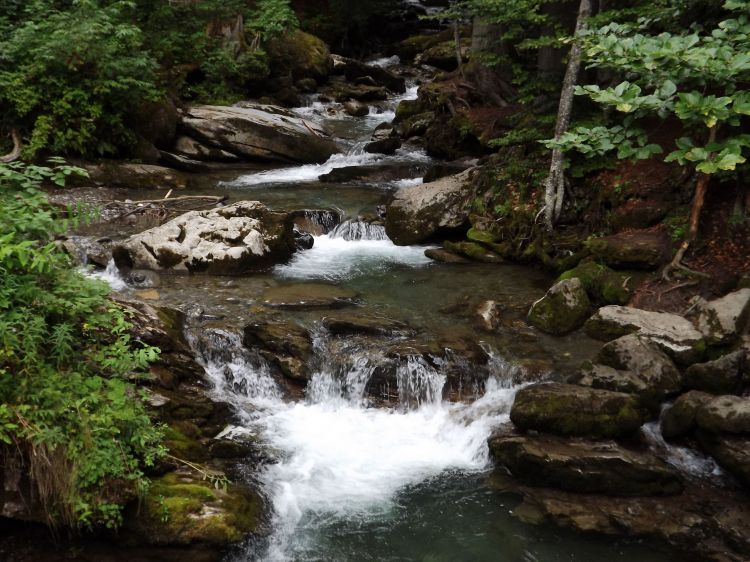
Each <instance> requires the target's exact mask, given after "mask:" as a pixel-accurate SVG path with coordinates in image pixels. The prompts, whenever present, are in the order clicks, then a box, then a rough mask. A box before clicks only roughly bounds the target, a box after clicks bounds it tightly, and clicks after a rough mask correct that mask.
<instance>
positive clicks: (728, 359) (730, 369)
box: [685, 349, 750, 394]
mask: <svg viewBox="0 0 750 562" xmlns="http://www.w3.org/2000/svg"><path fill="white" fill-rule="evenodd" d="M748 369H750V360H749V358H748V352H747V351H746V350H744V349H740V350H738V351H735V352H734V353H729V354H728V355H724V356H723V357H720V358H718V359H715V360H714V361H707V362H706V363H696V364H695V365H690V367H688V368H687V370H686V371H685V386H686V387H687V388H692V389H695V390H702V391H704V392H710V393H711V394H740V393H741V392H742V390H743V389H744V388H745V387H746V386H747V385H748V382H750V381H748V374H749V373H748Z"/></svg>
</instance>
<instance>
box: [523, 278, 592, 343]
mask: <svg viewBox="0 0 750 562" xmlns="http://www.w3.org/2000/svg"><path fill="white" fill-rule="evenodd" d="M590 308H591V303H590V302H589V297H588V295H587V294H586V291H585V289H584V288H583V284H582V283H581V281H580V280H579V279H577V278H573V279H566V280H565V281H558V282H557V283H555V284H554V285H553V286H552V287H551V288H550V290H549V291H547V294H546V295H544V296H543V297H542V298H541V299H539V300H538V301H536V302H535V303H534V304H532V305H531V310H529V316H528V321H529V324H531V325H532V326H534V327H536V328H539V329H540V330H542V331H543V332H547V333H549V334H555V335H561V334H567V333H568V332H572V331H573V330H575V329H577V328H580V327H581V326H583V323H584V322H585V321H586V318H587V317H588V315H589V310H590Z"/></svg>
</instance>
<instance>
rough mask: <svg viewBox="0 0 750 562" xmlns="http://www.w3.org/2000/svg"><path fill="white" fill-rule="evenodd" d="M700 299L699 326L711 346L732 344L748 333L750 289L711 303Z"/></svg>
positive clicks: (741, 290)
mask: <svg viewBox="0 0 750 562" xmlns="http://www.w3.org/2000/svg"><path fill="white" fill-rule="evenodd" d="M698 298H699V301H698V303H697V304H698V306H697V307H696V308H697V311H698V320H697V325H698V329H699V330H700V331H701V333H702V334H703V335H704V336H705V337H706V341H708V343H709V344H715V345H719V344H727V343H731V342H732V341H734V340H736V339H737V338H738V337H739V336H740V335H742V334H743V333H745V332H746V331H747V328H748V325H749V324H750V289H740V290H739V291H735V292H733V293H729V294H728V295H726V296H724V297H722V298H720V299H716V300H712V301H710V302H706V301H705V300H703V299H700V297H698Z"/></svg>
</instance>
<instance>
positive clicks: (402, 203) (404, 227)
mask: <svg viewBox="0 0 750 562" xmlns="http://www.w3.org/2000/svg"><path fill="white" fill-rule="evenodd" d="M472 170H473V169H472ZM472 170H467V171H465V172H462V173H460V174H457V175H455V176H448V177H445V178H441V179H439V180H438V181H434V182H431V183H424V184H421V185H415V186H412V187H406V188H403V189H400V190H399V191H397V192H396V194H395V196H394V199H393V202H392V203H391V204H390V205H389V206H388V209H387V211H386V220H385V229H386V232H387V233H388V237H389V238H390V239H391V240H393V242H394V243H395V244H397V245H400V246H406V245H409V244H416V243H418V242H422V241H424V240H427V239H428V238H430V237H432V236H434V235H435V234H436V233H438V231H440V230H443V229H445V230H456V229H460V228H462V227H467V226H468V219H469V211H470V201H471V198H472V193H473V190H472V188H471V179H472Z"/></svg>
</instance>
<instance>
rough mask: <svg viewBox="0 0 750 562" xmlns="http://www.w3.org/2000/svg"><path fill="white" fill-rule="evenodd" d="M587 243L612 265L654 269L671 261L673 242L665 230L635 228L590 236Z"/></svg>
mask: <svg viewBox="0 0 750 562" xmlns="http://www.w3.org/2000/svg"><path fill="white" fill-rule="evenodd" d="M587 246H588V247H589V249H590V250H591V253H592V254H594V256H595V257H596V258H597V259H598V260H600V261H601V262H603V263H605V264H607V265H609V266H612V267H626V268H634V269H647V270H652V269H656V268H658V267H660V266H661V265H663V264H665V263H666V262H667V261H669V257H670V254H671V250H672V241H671V240H670V238H669V235H668V234H667V233H666V232H665V231H663V230H634V231H630V232H621V233H619V234H613V235H611V236H605V237H603V238H592V239H589V240H588V242H587Z"/></svg>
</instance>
